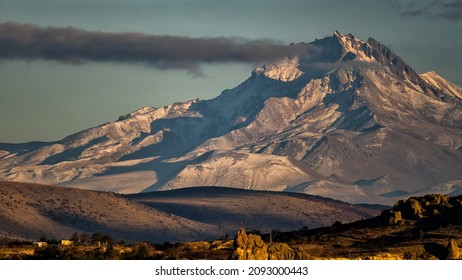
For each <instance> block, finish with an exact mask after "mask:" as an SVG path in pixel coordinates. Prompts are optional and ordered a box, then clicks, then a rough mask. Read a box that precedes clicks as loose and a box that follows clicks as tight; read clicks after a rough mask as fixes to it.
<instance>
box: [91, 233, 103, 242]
mask: <svg viewBox="0 0 462 280" xmlns="http://www.w3.org/2000/svg"><path fill="white" fill-rule="evenodd" d="M102 238H103V236H102V235H101V233H98V232H95V233H93V234H92V235H91V243H92V244H94V243H98V242H101V241H102Z"/></svg>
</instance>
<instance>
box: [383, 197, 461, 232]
mask: <svg viewBox="0 0 462 280" xmlns="http://www.w3.org/2000/svg"><path fill="white" fill-rule="evenodd" d="M382 218H383V221H384V222H385V223H386V224H387V225H393V224H397V223H399V222H400V221H401V220H414V221H415V220H427V221H430V222H433V223H438V224H448V223H450V224H460V223H462V196H457V197H451V196H448V195H441V194H429V195H426V196H422V197H411V198H408V199H406V200H401V201H399V202H398V203H397V204H396V205H395V206H393V208H392V209H390V210H387V211H384V212H383V213H382Z"/></svg>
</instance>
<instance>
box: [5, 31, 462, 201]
mask: <svg viewBox="0 0 462 280" xmlns="http://www.w3.org/2000/svg"><path fill="white" fill-rule="evenodd" d="M300 46H305V47H306V48H305V49H306V52H305V53H301V54H300V55H297V56H288V57H287V58H285V59H282V60H278V61H273V62H270V63H268V64H266V65H263V66H262V67H259V68H257V69H255V70H254V71H253V72H252V75H251V77H250V78H249V79H247V80H246V81H244V82H243V83H242V84H240V85H239V86H237V87H236V88H234V89H230V90H225V91H223V92H222V93H221V94H220V95H219V96H218V97H216V98H214V99H210V100H192V101H188V102H184V103H176V104H172V105H169V106H165V107H162V108H152V107H145V108H141V109H139V110H138V111H135V112H133V113H130V114H127V115H125V116H121V117H120V118H119V119H118V120H117V121H115V122H111V123H107V124H103V125H101V126H98V127H95V128H90V129H88V130H85V131H82V132H79V133H77V134H74V135H71V136H69V137H66V138H64V139H62V140H60V141H57V142H53V143H27V144H0V157H1V158H0V177H1V178H3V179H6V180H13V181H27V182H39V183H46V184H59V185H65V186H72V187H78V188H86V189H95V190H108V191H115V192H123V193H134V192H140V191H151V190H165V189H176V188H182V187H191V186H230V187H236V188H245V189H258V190H276V191H291V192H303V193H308V194H316V195H322V196H327V197H331V198H335V199H340V200H344V201H349V202H355V203H356V202H367V203H384V204H391V203H393V202H395V201H396V200H397V199H398V198H403V197H407V196H409V195H411V194H412V195H420V194H424V193H429V192H439V193H448V194H452V195H455V194H459V193H461V192H462V89H461V88H459V87H457V86H455V85H454V84H451V83H450V82H448V81H446V80H445V79H444V78H442V77H441V76H439V75H438V74H436V73H435V72H430V73H426V74H422V75H419V74H417V73H416V72H415V71H414V70H413V69H412V68H411V67H410V66H409V65H408V64H407V63H406V62H405V61H404V60H402V59H401V58H400V57H399V56H397V55H396V54H395V53H394V52H393V51H391V50H390V49H389V48H387V47H386V46H384V45H382V44H381V43H379V42H378V41H376V40H374V39H369V40H368V41H367V42H366V41H362V40H359V39H357V38H355V37H354V36H353V35H351V34H348V35H343V34H340V33H338V32H336V33H334V34H333V36H330V37H326V38H324V39H320V40H316V41H314V42H312V43H309V44H305V43H300ZM300 46H297V47H300Z"/></svg>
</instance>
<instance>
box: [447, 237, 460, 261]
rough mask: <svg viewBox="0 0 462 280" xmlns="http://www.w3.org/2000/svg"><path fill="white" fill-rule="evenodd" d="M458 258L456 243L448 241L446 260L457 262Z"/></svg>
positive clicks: (458, 251)
mask: <svg viewBox="0 0 462 280" xmlns="http://www.w3.org/2000/svg"><path fill="white" fill-rule="evenodd" d="M459 258H460V250H459V247H457V242H456V241H455V240H454V239H451V240H449V244H448V256H447V258H446V259H448V260H458V259H459Z"/></svg>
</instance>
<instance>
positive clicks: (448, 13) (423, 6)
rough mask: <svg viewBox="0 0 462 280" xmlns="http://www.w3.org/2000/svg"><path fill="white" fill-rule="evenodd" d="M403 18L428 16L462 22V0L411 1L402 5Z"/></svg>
mask: <svg viewBox="0 0 462 280" xmlns="http://www.w3.org/2000/svg"><path fill="white" fill-rule="evenodd" d="M401 8H402V12H401V14H402V15H403V16H426V17H429V18H444V19H447V20H451V21H462V0H457V1H443V0H435V1H410V2H406V3H404V4H402V5H401Z"/></svg>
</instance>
